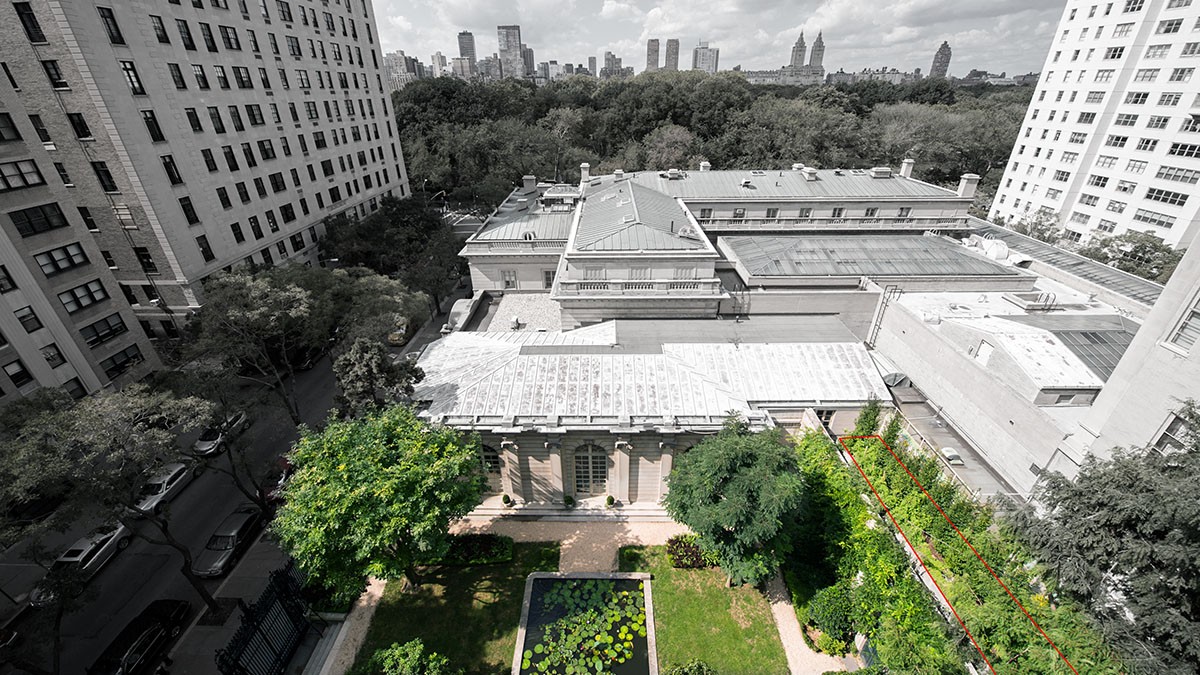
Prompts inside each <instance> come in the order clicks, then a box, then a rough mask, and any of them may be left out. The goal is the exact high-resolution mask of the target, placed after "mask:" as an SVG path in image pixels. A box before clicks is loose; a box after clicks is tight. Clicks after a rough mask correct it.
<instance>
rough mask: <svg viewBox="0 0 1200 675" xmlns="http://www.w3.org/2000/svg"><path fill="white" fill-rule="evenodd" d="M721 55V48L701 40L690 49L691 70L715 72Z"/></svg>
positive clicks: (814, 48) (815, 48)
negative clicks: (710, 45)
mask: <svg viewBox="0 0 1200 675" xmlns="http://www.w3.org/2000/svg"><path fill="white" fill-rule="evenodd" d="M816 50H817V47H816V45H813V52H814V53H815V52H816ZM720 57H721V50H720V49H718V48H716V47H709V46H708V42H707V41H705V40H701V41H700V44H699V45H697V46H696V47H695V48H693V49H692V70H703V71H704V72H706V73H710V74H711V73H715V72H717V62H718V60H719V59H720Z"/></svg>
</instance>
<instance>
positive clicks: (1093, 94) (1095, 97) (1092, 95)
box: [1083, 91, 1104, 103]
mask: <svg viewBox="0 0 1200 675" xmlns="http://www.w3.org/2000/svg"><path fill="white" fill-rule="evenodd" d="M1103 101H1104V92H1102V91H1089V92H1088V95H1087V96H1086V97H1085V98H1084V99H1083V102H1084V103H1101V102H1103Z"/></svg>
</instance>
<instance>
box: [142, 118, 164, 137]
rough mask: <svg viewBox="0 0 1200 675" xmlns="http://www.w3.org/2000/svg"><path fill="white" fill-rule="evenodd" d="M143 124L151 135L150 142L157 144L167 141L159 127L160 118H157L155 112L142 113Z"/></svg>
mask: <svg viewBox="0 0 1200 675" xmlns="http://www.w3.org/2000/svg"><path fill="white" fill-rule="evenodd" d="M142 122H144V123H145V124H146V131H148V132H149V133H150V140H151V141H154V142H155V143H161V142H163V141H165V140H167V139H166V137H165V136H163V132H162V127H160V126H159V125H158V117H156V116H155V114H154V111H153V110H143V111H142Z"/></svg>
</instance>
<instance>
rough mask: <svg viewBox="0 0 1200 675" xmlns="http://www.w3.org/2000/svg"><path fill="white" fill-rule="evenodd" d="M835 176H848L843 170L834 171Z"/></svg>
mask: <svg viewBox="0 0 1200 675" xmlns="http://www.w3.org/2000/svg"><path fill="white" fill-rule="evenodd" d="M833 175H835V176H845V175H846V172H845V171H842V170H841V169H834V170H833Z"/></svg>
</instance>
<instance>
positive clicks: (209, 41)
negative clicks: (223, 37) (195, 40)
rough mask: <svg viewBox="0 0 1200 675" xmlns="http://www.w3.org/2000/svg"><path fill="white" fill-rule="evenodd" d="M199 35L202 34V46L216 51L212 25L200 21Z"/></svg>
mask: <svg viewBox="0 0 1200 675" xmlns="http://www.w3.org/2000/svg"><path fill="white" fill-rule="evenodd" d="M200 35H202V36H204V46H205V48H207V49H208V51H210V52H215V51H217V41H216V40H215V39H214V38H213V32H212V26H210V25H208V24H206V23H204V22H201V23H200Z"/></svg>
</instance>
